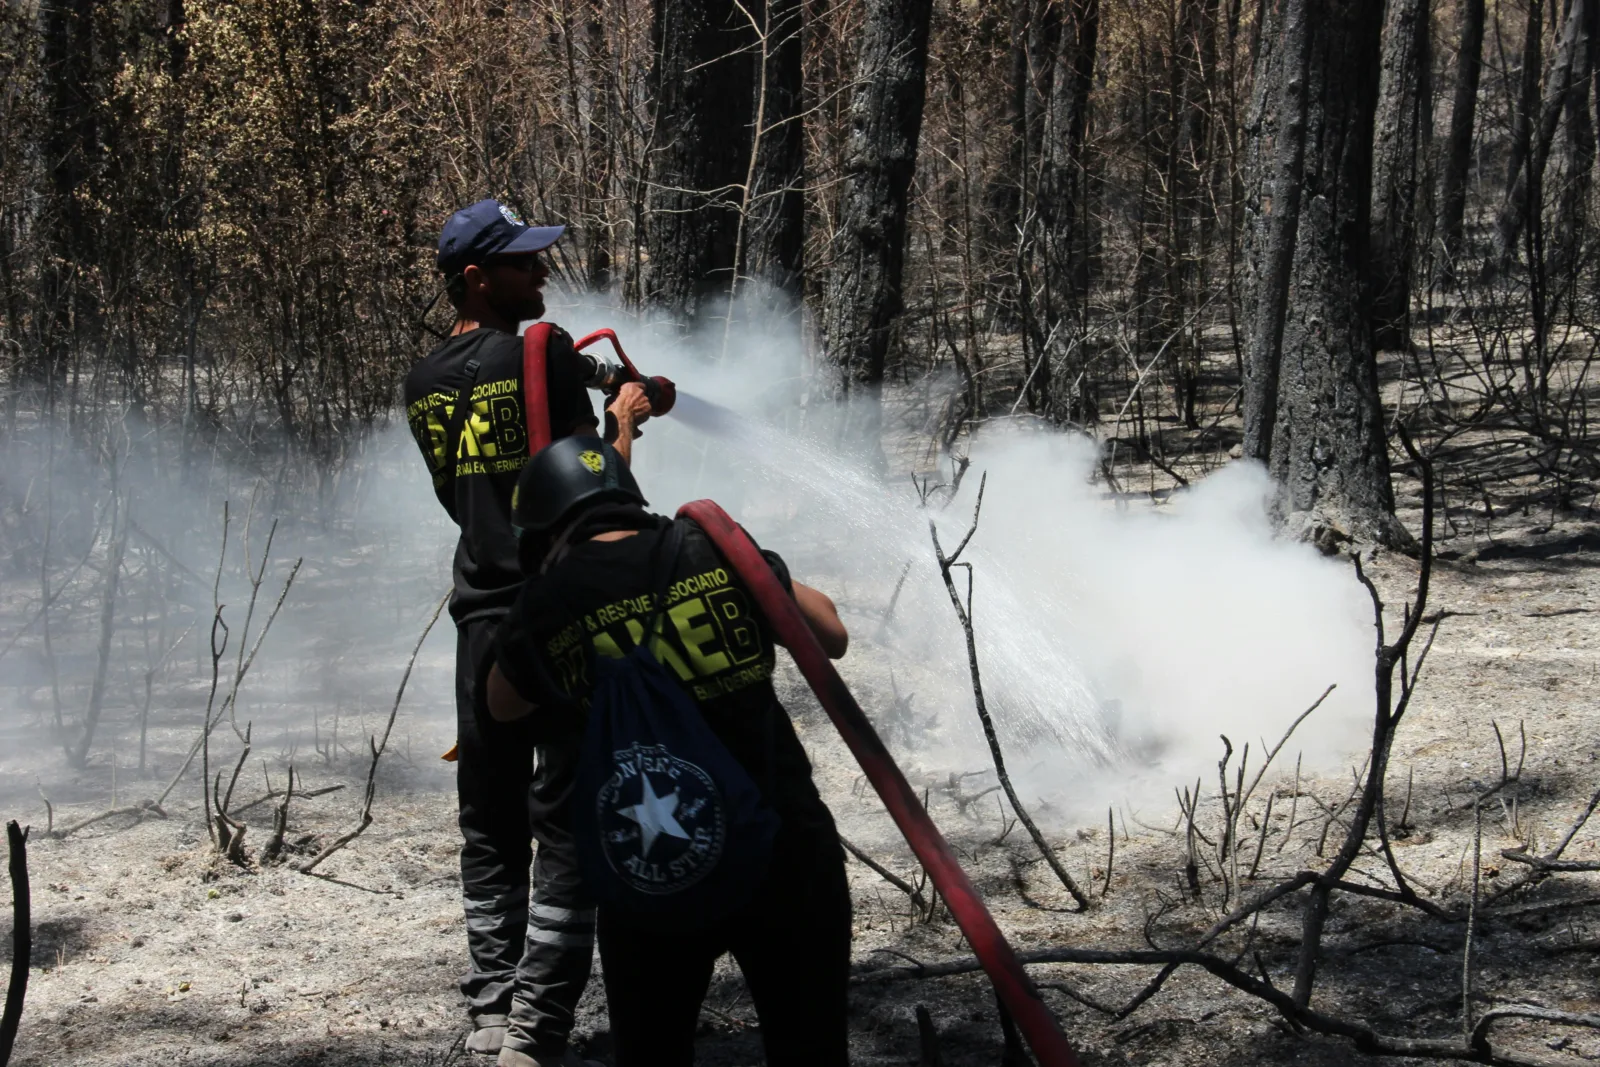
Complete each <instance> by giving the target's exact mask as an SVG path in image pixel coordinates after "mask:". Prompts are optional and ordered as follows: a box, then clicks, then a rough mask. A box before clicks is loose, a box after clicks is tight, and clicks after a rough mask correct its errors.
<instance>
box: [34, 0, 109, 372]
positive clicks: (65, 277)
mask: <svg viewBox="0 0 1600 1067" xmlns="http://www.w3.org/2000/svg"><path fill="white" fill-rule="evenodd" d="M94 8H95V2H94V0H51V2H49V3H46V4H44V5H42V9H41V13H40V14H41V23H42V26H43V31H44V42H43V45H44V49H43V50H44V72H45V81H46V89H47V93H46V96H47V99H48V102H49V119H48V121H49V125H48V128H47V129H46V132H45V146H44V148H45V165H46V166H47V167H48V168H49V169H50V191H51V202H50V214H49V218H50V230H49V237H48V240H49V243H50V252H51V260H52V262H51V263H50V264H49V266H47V267H46V269H45V271H44V294H43V296H44V345H43V357H44V359H45V361H46V365H45V366H44V367H42V368H37V371H42V372H44V373H47V374H48V375H49V376H50V377H51V379H52V380H54V379H56V378H57V377H59V376H60V375H61V374H63V373H64V372H65V367H66V361H67V353H68V350H69V348H70V347H71V345H72V343H73V340H74V335H75V333H76V331H77V329H78V327H79V325H80V324H81V320H82V319H83V318H85V317H86V316H87V315H88V313H89V310H90V308H89V303H90V298H89V295H88V287H87V286H83V285H79V284H77V281H78V278H77V272H78V269H79V265H80V264H85V263H90V262H93V256H92V254H91V250H90V248H89V239H90V234H89V225H88V217H87V213H86V212H85V210H84V200H85V199H86V197H87V193H88V183H89V181H90V178H91V175H92V172H93V163H94V160H95V157H96V154H97V145H98V140H99V139H98V136H97V131H96V118H97V115H96V109H95V100H94V43H95V42H94Z"/></svg>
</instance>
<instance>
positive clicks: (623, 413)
mask: <svg viewBox="0 0 1600 1067" xmlns="http://www.w3.org/2000/svg"><path fill="white" fill-rule="evenodd" d="M650 410H651V408H650V398H649V397H648V396H646V395H645V391H644V386H643V385H640V384H639V383H638V382H628V383H626V384H624V385H623V387H622V388H621V389H619V390H617V396H616V399H614V400H612V401H611V403H609V404H607V405H606V411H607V412H609V413H610V414H611V416H612V417H613V418H615V419H616V420H617V438H618V440H621V439H623V437H624V434H623V431H624V430H627V431H628V432H627V435H626V437H627V439H628V440H632V439H633V438H634V437H637V436H638V432H637V430H636V429H635V428H636V427H637V426H638V425H639V424H640V423H641V422H644V421H645V420H646V419H648V418H649V417H650Z"/></svg>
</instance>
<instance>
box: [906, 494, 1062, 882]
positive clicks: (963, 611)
mask: <svg viewBox="0 0 1600 1067" xmlns="http://www.w3.org/2000/svg"><path fill="white" fill-rule="evenodd" d="M988 478H989V476H988V475H987V474H985V475H984V476H983V478H982V479H981V480H980V481H979V482H978V502H977V505H976V506H975V507H974V508H973V509H972V526H971V527H970V528H968V530H967V533H966V536H964V537H963V538H962V539H961V543H960V544H958V545H956V550H955V551H954V552H953V553H951V554H950V555H948V556H946V555H945V554H944V548H943V547H942V546H941V545H940V544H939V530H938V528H937V527H936V526H934V524H933V521H932V520H929V522H928V532H929V533H930V534H931V535H932V536H933V552H934V556H935V557H936V558H937V559H938V561H939V573H940V575H941V576H942V577H943V578H944V587H945V591H946V592H947V593H948V594H949V595H950V604H951V606H952V607H954V608H955V612H956V618H957V619H959V620H960V621H961V629H962V631H963V632H964V633H965V634H966V639H967V667H968V669H969V671H970V672H971V674H972V695H973V700H974V702H975V704H976V707H977V711H978V720H979V722H981V723H982V724H983V736H984V739H985V740H986V741H987V742H988V743H989V754H990V755H991V756H992V757H993V758H994V769H995V775H996V777H998V778H999V779H1000V786H1001V788H1002V789H1004V790H1005V794H1006V799H1007V800H1008V801H1010V802H1011V810H1012V811H1013V812H1015V813H1016V816H1017V819H1018V820H1019V821H1020V822H1021V823H1022V826H1023V828H1024V829H1025V830H1027V831H1028V836H1029V837H1031V838H1032V839H1033V843H1034V845H1035V847H1037V848H1038V850H1039V854H1040V855H1041V856H1043V857H1044V860H1045V862H1046V863H1047V864H1049V865H1050V869H1051V871H1053V872H1055V876H1056V878H1057V879H1059V880H1060V882H1061V884H1062V885H1063V886H1064V887H1066V890H1067V892H1068V893H1070V894H1072V899H1073V900H1074V901H1076V902H1077V905H1078V910H1079V911H1085V910H1087V909H1088V908H1089V907H1090V900H1089V897H1088V895H1087V894H1085V893H1084V891H1083V890H1082V889H1080V888H1078V883H1077V882H1076V881H1075V880H1074V879H1073V877H1072V875H1070V874H1068V873H1067V869H1066V867H1064V866H1062V864H1061V860H1060V859H1059V858H1058V857H1057V856H1056V854H1055V850H1054V849H1052V848H1051V847H1050V843H1049V842H1048V841H1046V840H1045V838H1044V834H1042V833H1040V832H1039V827H1038V826H1037V825H1035V823H1034V821H1033V818H1032V817H1031V816H1030V815H1029V814H1028V811H1027V809H1026V808H1024V807H1023V806H1022V801H1021V800H1020V799H1018V797H1017V791H1016V788H1015V787H1014V786H1012V784H1011V776H1010V775H1009V774H1007V773H1006V760H1005V754H1004V753H1003V752H1002V751H1001V749H1000V738H999V736H998V735H997V734H996V733H995V729H994V720H993V719H992V718H990V717H989V706H988V703H987V702H986V701H985V700H984V695H983V681H982V679H981V677H980V676H979V672H978V645H977V639H976V637H975V635H974V633H973V628H972V567H971V564H966V563H961V562H959V560H960V557H961V553H962V552H963V551H965V549H966V547H967V545H968V543H969V542H971V540H972V535H973V534H975V533H977V532H978V516H979V514H980V513H981V512H982V510H983V491H984V488H985V486H986V485H987V483H988ZM958 566H961V567H966V568H967V599H966V602H965V603H963V602H962V599H961V595H960V593H958V592H957V591H956V583H955V579H954V578H952V577H951V575H950V572H951V570H953V569H954V568H956V567H958Z"/></svg>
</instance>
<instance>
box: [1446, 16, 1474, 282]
mask: <svg viewBox="0 0 1600 1067" xmlns="http://www.w3.org/2000/svg"><path fill="white" fill-rule="evenodd" d="M1483 3H1484V0H1461V44H1460V49H1459V51H1458V52H1457V54H1456V86H1455V98H1454V102H1453V103H1452V105H1451V108H1450V133H1449V135H1448V136H1447V138H1446V140H1445V146H1444V153H1443V156H1442V159H1441V161H1440V173H1439V222H1438V230H1437V241H1438V246H1439V272H1438V277H1439V279H1440V280H1441V281H1448V280H1449V279H1450V278H1452V277H1453V276H1454V272H1455V264H1456V259H1457V257H1459V256H1460V255H1461V245H1462V228H1463V223H1464V219H1465V217H1466V211H1467V174H1468V172H1469V171H1470V170H1471V168H1472V130H1473V124H1474V120H1475V118H1476V116H1477V111H1478V77H1479V74H1480V73H1481V72H1482V70H1483V17H1484V11H1483Z"/></svg>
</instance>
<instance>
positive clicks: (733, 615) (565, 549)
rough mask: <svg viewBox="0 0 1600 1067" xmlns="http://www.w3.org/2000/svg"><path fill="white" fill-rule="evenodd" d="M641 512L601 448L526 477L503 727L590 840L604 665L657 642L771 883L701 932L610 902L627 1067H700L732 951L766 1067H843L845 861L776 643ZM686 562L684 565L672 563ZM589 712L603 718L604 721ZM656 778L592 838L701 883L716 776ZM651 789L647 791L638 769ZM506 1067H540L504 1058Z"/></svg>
mask: <svg viewBox="0 0 1600 1067" xmlns="http://www.w3.org/2000/svg"><path fill="white" fill-rule="evenodd" d="M644 505H645V501H644V498H643V497H642V496H641V495H640V493H639V489H638V486H637V484H636V483H635V481H634V479H633V476H632V474H631V473H630V472H629V471H628V469H627V466H626V465H625V464H624V463H622V462H621V459H620V457H619V456H618V455H617V453H616V452H615V450H613V449H612V448H610V446H608V445H606V444H603V443H602V442H601V441H599V440H597V439H593V438H589V439H585V438H583V437H580V436H573V437H569V438H567V439H565V440H562V441H556V442H554V443H552V444H551V445H550V446H549V447H548V448H546V449H544V450H543V451H541V452H540V453H539V454H538V455H537V456H535V457H534V458H533V459H532V460H531V461H530V462H529V464H528V466H527V467H526V468H525V469H524V471H523V474H522V477H521V479H520V482H519V485H518V491H517V504H516V510H515V515H514V521H515V522H516V524H517V527H518V528H519V529H520V530H521V531H522V539H521V544H520V549H521V553H522V565H523V569H524V572H525V573H526V574H527V575H528V578H527V580H526V584H525V585H524V586H523V588H522V591H521V593H520V595H519V597H518V599H517V603H516V605H515V607H514V608H513V609H512V611H511V613H510V614H509V615H508V616H507V617H506V619H505V621H504V622H503V623H502V624H501V627H500V630H499V632H498V633H497V635H496V637H495V642H494V654H493V662H494V666H493V667H492V669H491V670H490V672H489V674H488V678H487V680H486V684H485V687H484V688H485V692H486V695H487V702H488V710H489V712H490V714H491V715H492V716H493V717H494V718H495V719H496V720H499V721H504V722H508V723H511V722H515V723H519V724H522V725H523V726H524V728H525V729H527V730H528V731H529V732H530V733H531V735H532V736H533V738H534V740H535V742H536V743H537V744H538V745H539V746H540V749H539V751H540V761H539V768H540V769H539V775H538V778H537V780H536V782H535V784H534V793H535V802H534V803H535V805H536V806H539V807H542V808H543V809H545V811H547V812H548V818H549V820H550V821H551V822H552V823H560V824H562V825H565V826H568V827H570V828H571V829H573V830H575V831H577V832H585V833H586V832H587V831H586V830H585V829H584V824H583V823H582V822H581V821H580V822H576V823H575V822H573V821H572V819H573V806H572V804H570V803H568V801H569V798H570V797H571V796H572V795H573V793H574V790H575V789H578V790H581V789H582V777H581V775H580V768H581V766H582V761H583V759H588V758H593V753H590V754H589V755H584V753H583V750H582V746H581V743H580V739H581V737H582V734H583V730H584V725H585V717H586V714H587V713H588V712H589V704H588V702H589V698H590V696H591V695H592V694H593V692H594V685H593V678H594V676H595V673H596V671H595V663H594V662H593V660H594V657H596V656H606V657H611V658H613V659H615V660H618V661H621V662H623V663H626V662H628V661H629V658H628V654H629V651H630V650H632V649H634V648H635V647H637V645H638V644H639V643H640V642H641V641H644V640H646V634H649V633H655V634H658V635H660V636H659V637H658V638H657V639H655V640H652V641H651V645H650V647H651V649H652V651H653V652H654V659H655V661H656V662H658V663H659V665H660V668H661V669H663V670H665V671H667V672H669V673H671V674H672V675H673V677H674V678H675V679H676V682H677V683H681V685H682V689H683V691H684V692H685V693H686V694H687V695H688V696H689V697H691V698H692V700H693V705H692V707H690V706H686V705H684V704H683V703H681V702H680V703H678V705H677V709H678V710H675V711H672V712H666V711H664V712H663V714H677V713H680V712H681V713H683V714H694V712H695V711H698V712H699V714H700V716H701V717H703V719H704V722H705V724H706V725H707V726H709V727H710V730H711V731H712V732H713V733H714V734H715V735H716V739H717V741H719V742H720V747H721V748H723V749H725V750H726V755H730V756H731V757H732V758H733V759H734V760H736V761H737V762H738V764H739V765H740V767H741V768H742V770H743V772H744V773H745V774H747V775H748V779H749V780H750V781H751V782H753V783H755V784H756V786H757V787H758V788H759V790H760V793H761V796H762V799H763V801H764V803H765V804H766V805H768V806H770V810H771V811H772V812H773V813H775V814H776V816H777V819H778V829H777V831H776V836H775V837H772V838H771V839H770V840H771V845H770V855H769V857H768V859H767V866H766V868H765V873H764V875H758V876H757V877H756V878H754V879H752V881H751V889H750V891H749V893H748V894H747V895H746V896H744V897H743V903H741V904H738V905H733V906H730V907H728V908H727V910H726V911H720V910H719V911H715V912H712V913H711V915H710V917H709V918H708V919H707V920H706V921H705V922H704V923H702V924H701V925H699V926H691V925H689V924H682V925H674V924H673V923H670V922H662V921H659V920H655V921H652V920H650V919H649V918H648V917H646V916H643V915H641V914H639V913H638V912H636V911H630V910H629V909H628V908H626V907H625V906H623V905H621V904H618V903H615V902H612V901H611V900H609V899H608V900H607V902H605V903H602V904H601V906H600V908H599V943H600V959H601V963H602V967H603V971H604V980H605V988H606V1000H607V1005H608V1009H609V1014H610V1022H611V1035H612V1038H613V1042H614V1048H615V1053H616V1067H688V1065H689V1064H691V1063H692V1062H693V1057H694V1034H695V1029H696V1024H697V1020H698V1017H699V1012H700V1005H701V1002H702V1000H703V999H704V997H705V994H706V990H707V987H708V985H709V983H710V979H711V974H712V968H713V965H714V964H715V962H716V960H717V958H718V957H719V956H720V955H722V953H724V952H731V953H732V954H733V957H734V959H735V960H736V961H737V962H738V963H739V966H740V969H741V970H742V971H743V972H744V976H745V980H746V982H747V984H748V986H749V988H750V993H751V998H752V999H753V1001H754V1002H755V1008H756V1013H757V1015H758V1017H759V1019H760V1023H761V1040H762V1043H763V1045H764V1046H765V1050H766V1061H767V1063H768V1064H769V1065H771V1067H801V1065H804V1067H844V1065H845V1064H846V1063H847V1056H848V1041H847V1035H848V1031H847V1022H846V986H847V982H848V977H849V963H850V933H851V920H850V894H849V890H848V887H847V884H846V880H845V871H844V857H843V852H842V850H841V847H840V844H839V838H838V833H837V831H836V830H835V828H834V823H833V817H832V815H831V814H830V813H829V811H828V808H827V806H826V805H825V804H824V803H823V801H822V799H821V797H820V796H819V795H818V792H817V788H816V785H815V784H814V783H813V781H812V777H811V765H810V763H809V762H808V760H807V758H806V754H805V750H804V749H803V748H802V747H801V744H800V741H799V739H798V738H797V737H796V735H795V731H794V727H793V725H792V724H791V723H790V721H789V717H788V715H787V713H786V712H785V711H784V708H783V706H782V704H781V703H779V701H778V698H777V694H776V692H775V691H774V689H773V684H772V672H773V667H774V644H775V641H774V637H773V634H772V631H771V629H770V627H769V625H768V623H767V621H766V619H765V618H764V617H763V616H762V615H761V613H760V612H759V610H757V608H756V607H755V603H754V600H753V598H752V597H751V594H750V592H749V590H748V589H747V588H746V587H745V585H744V583H743V582H742V581H741V580H740V579H739V577H738V576H737V574H736V573H735V572H734V569H733V567H732V566H731V565H730V564H729V563H728V562H727V560H726V559H724V558H723V557H722V555H721V553H720V552H719V551H718V549H717V548H716V547H715V546H714V545H713V544H712V543H711V541H710V540H709V538H708V537H707V536H706V535H705V533H704V532H703V531H701V529H700V528H699V527H698V526H696V525H695V524H694V523H693V522H691V521H690V520H687V519H680V520H676V527H675V523H674V520H671V519H666V518H663V517H661V516H659V515H653V514H651V513H649V512H648V511H646V510H645V506H644ZM663 546H670V547H663ZM674 552H675V553H676V555H675V558H674V559H673V560H672V561H670V563H669V562H668V561H666V560H664V558H663V557H664V556H666V555H668V554H671V553H674ZM764 555H765V556H766V559H767V562H768V563H769V565H771V566H772V568H773V570H774V572H775V573H776V574H777V576H778V578H779V580H780V581H781V582H782V583H783V584H784V586H785V587H786V588H788V589H789V590H790V591H791V592H792V595H793V596H794V599H795V602H796V604H797V605H798V606H799V608H800V611H801V613H802V614H803V615H804V617H805V619H806V622H807V623H808V624H809V626H810V628H811V631H812V633H813V634H815V635H816V637H817V639H818V641H819V643H820V644H821V645H822V647H823V650H824V651H825V652H827V654H828V655H829V656H830V657H833V658H835V659H837V658H839V657H840V656H842V655H844V653H845V650H846V647H847V646H848V643H849V635H848V634H847V633H846V631H845V628H844V625H843V624H842V623H841V622H840V621H839V615H838V612H837V611H836V610H835V608H834V605H833V602H832V601H831V600H829V599H828V597H827V596H825V595H824V594H822V593H820V592H818V591H817V590H815V589H811V588H809V587H807V586H804V585H801V584H800V583H799V582H792V581H791V580H790V578H789V575H788V570H787V568H786V567H785V566H784V564H783V561H782V560H781V559H780V558H779V557H778V556H776V555H775V554H772V553H765V554H764ZM667 684H669V685H671V684H675V683H673V682H668V683H667ZM677 696H678V694H676V693H674V694H673V695H672V699H674V700H676V699H677ZM593 713H594V714H603V711H602V709H601V708H600V707H598V706H596V707H595V708H594V709H593ZM613 740H616V741H617V743H621V742H620V740H619V739H615V738H613ZM652 751H655V752H658V753H659V752H665V751H666V750H665V749H654V750H652ZM719 758H720V756H719ZM656 762H657V764H658V765H657V766H654V767H651V768H649V771H650V773H651V774H654V775H655V776H656V778H657V779H658V780H657V781H655V782H653V783H652V784H651V788H650V792H649V793H648V794H646V793H645V792H644V789H645V784H644V783H643V782H642V781H641V782H639V783H638V784H637V785H635V786H634V787H632V788H633V790H634V792H635V793H636V794H637V795H632V794H630V796H629V797H627V798H626V799H624V798H621V797H620V792H619V796H618V799H616V801H615V804H614V805H613V806H614V807H615V808H616V810H615V811H604V812H602V813H601V814H600V816H599V817H600V818H601V819H602V820H606V819H609V820H610V821H609V823H605V825H607V826H610V828H611V829H610V831H605V832H601V833H599V834H597V835H595V841H598V842H601V844H599V845H598V846H597V847H599V848H601V849H603V850H605V851H604V857H605V862H606V863H608V864H609V865H610V868H611V870H612V871H614V872H617V873H618V874H619V875H620V874H621V872H622V871H624V870H637V869H639V864H640V862H641V861H643V862H644V863H646V864H647V865H649V866H650V867H652V868H653V869H656V870H673V871H683V870H686V869H688V866H689V865H691V864H692V863H695V862H698V859H699V858H703V857H704V850H702V851H701V853H700V854H699V856H698V858H697V856H692V855H690V853H692V852H694V851H695V849H696V848H697V845H698V844H699V843H701V842H704V841H706V840H708V839H709V838H710V837H713V836H715V834H714V833H713V832H712V830H713V826H712V825H702V824H703V823H706V822H707V820H708V819H711V820H713V823H714V826H716V827H725V826H726V824H725V823H723V822H717V821H715V820H717V819H719V818H720V816H717V815H716V814H715V812H716V811H717V810H718V809H717V807H716V805H717V803H718V802H717V801H716V800H715V798H709V799H708V797H706V796H701V795H695V796H689V795H687V794H686V793H685V790H687V789H690V788H691V783H692V782H693V781H694V780H695V778H694V775H695V774H696V773H699V774H700V777H701V778H704V773H703V771H701V769H700V768H696V767H691V766H688V765H687V764H685V765H684V767H678V768H677V769H676V770H674V769H672V768H667V767H665V766H663V765H661V764H662V761H661V760H660V758H659V757H658V758H657V760H656ZM667 762H672V761H671V760H668V761H667ZM677 762H682V761H677ZM674 766H675V767H676V762H675V763H674ZM639 777H640V778H641V779H642V778H645V777H648V775H647V774H646V773H645V771H644V770H640V771H639ZM598 795H599V796H600V798H601V799H600V801H599V803H598V804H597V805H590V807H591V808H596V809H603V808H605V804H606V801H605V799H604V797H605V793H604V791H602V793H601V794H598ZM641 797H642V798H643V799H640V798H641ZM619 830H620V831H621V832H616V831H619ZM580 844H583V845H585V847H589V846H592V845H593V842H589V841H587V840H585V841H584V842H580ZM629 849H631V850H633V851H632V852H628V854H627V855H623V854H622V853H623V852H627V850H629ZM591 854H592V853H591ZM710 862H713V863H715V862H719V860H718V859H716V858H712V859H711V860H710ZM591 870H592V868H591ZM593 877H594V876H593V875H591V878H593ZM590 884H591V887H594V886H595V885H597V883H595V882H593V881H591V883H590ZM652 888H660V889H669V888H670V887H668V886H655V887H652ZM690 888H691V890H692V888H693V887H692V886H691V887H690ZM500 1062H501V1065H502V1067H526V1063H525V1061H521V1060H515V1059H512V1058H509V1057H507V1056H505V1055H504V1054H502V1059H501V1061H500Z"/></svg>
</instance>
